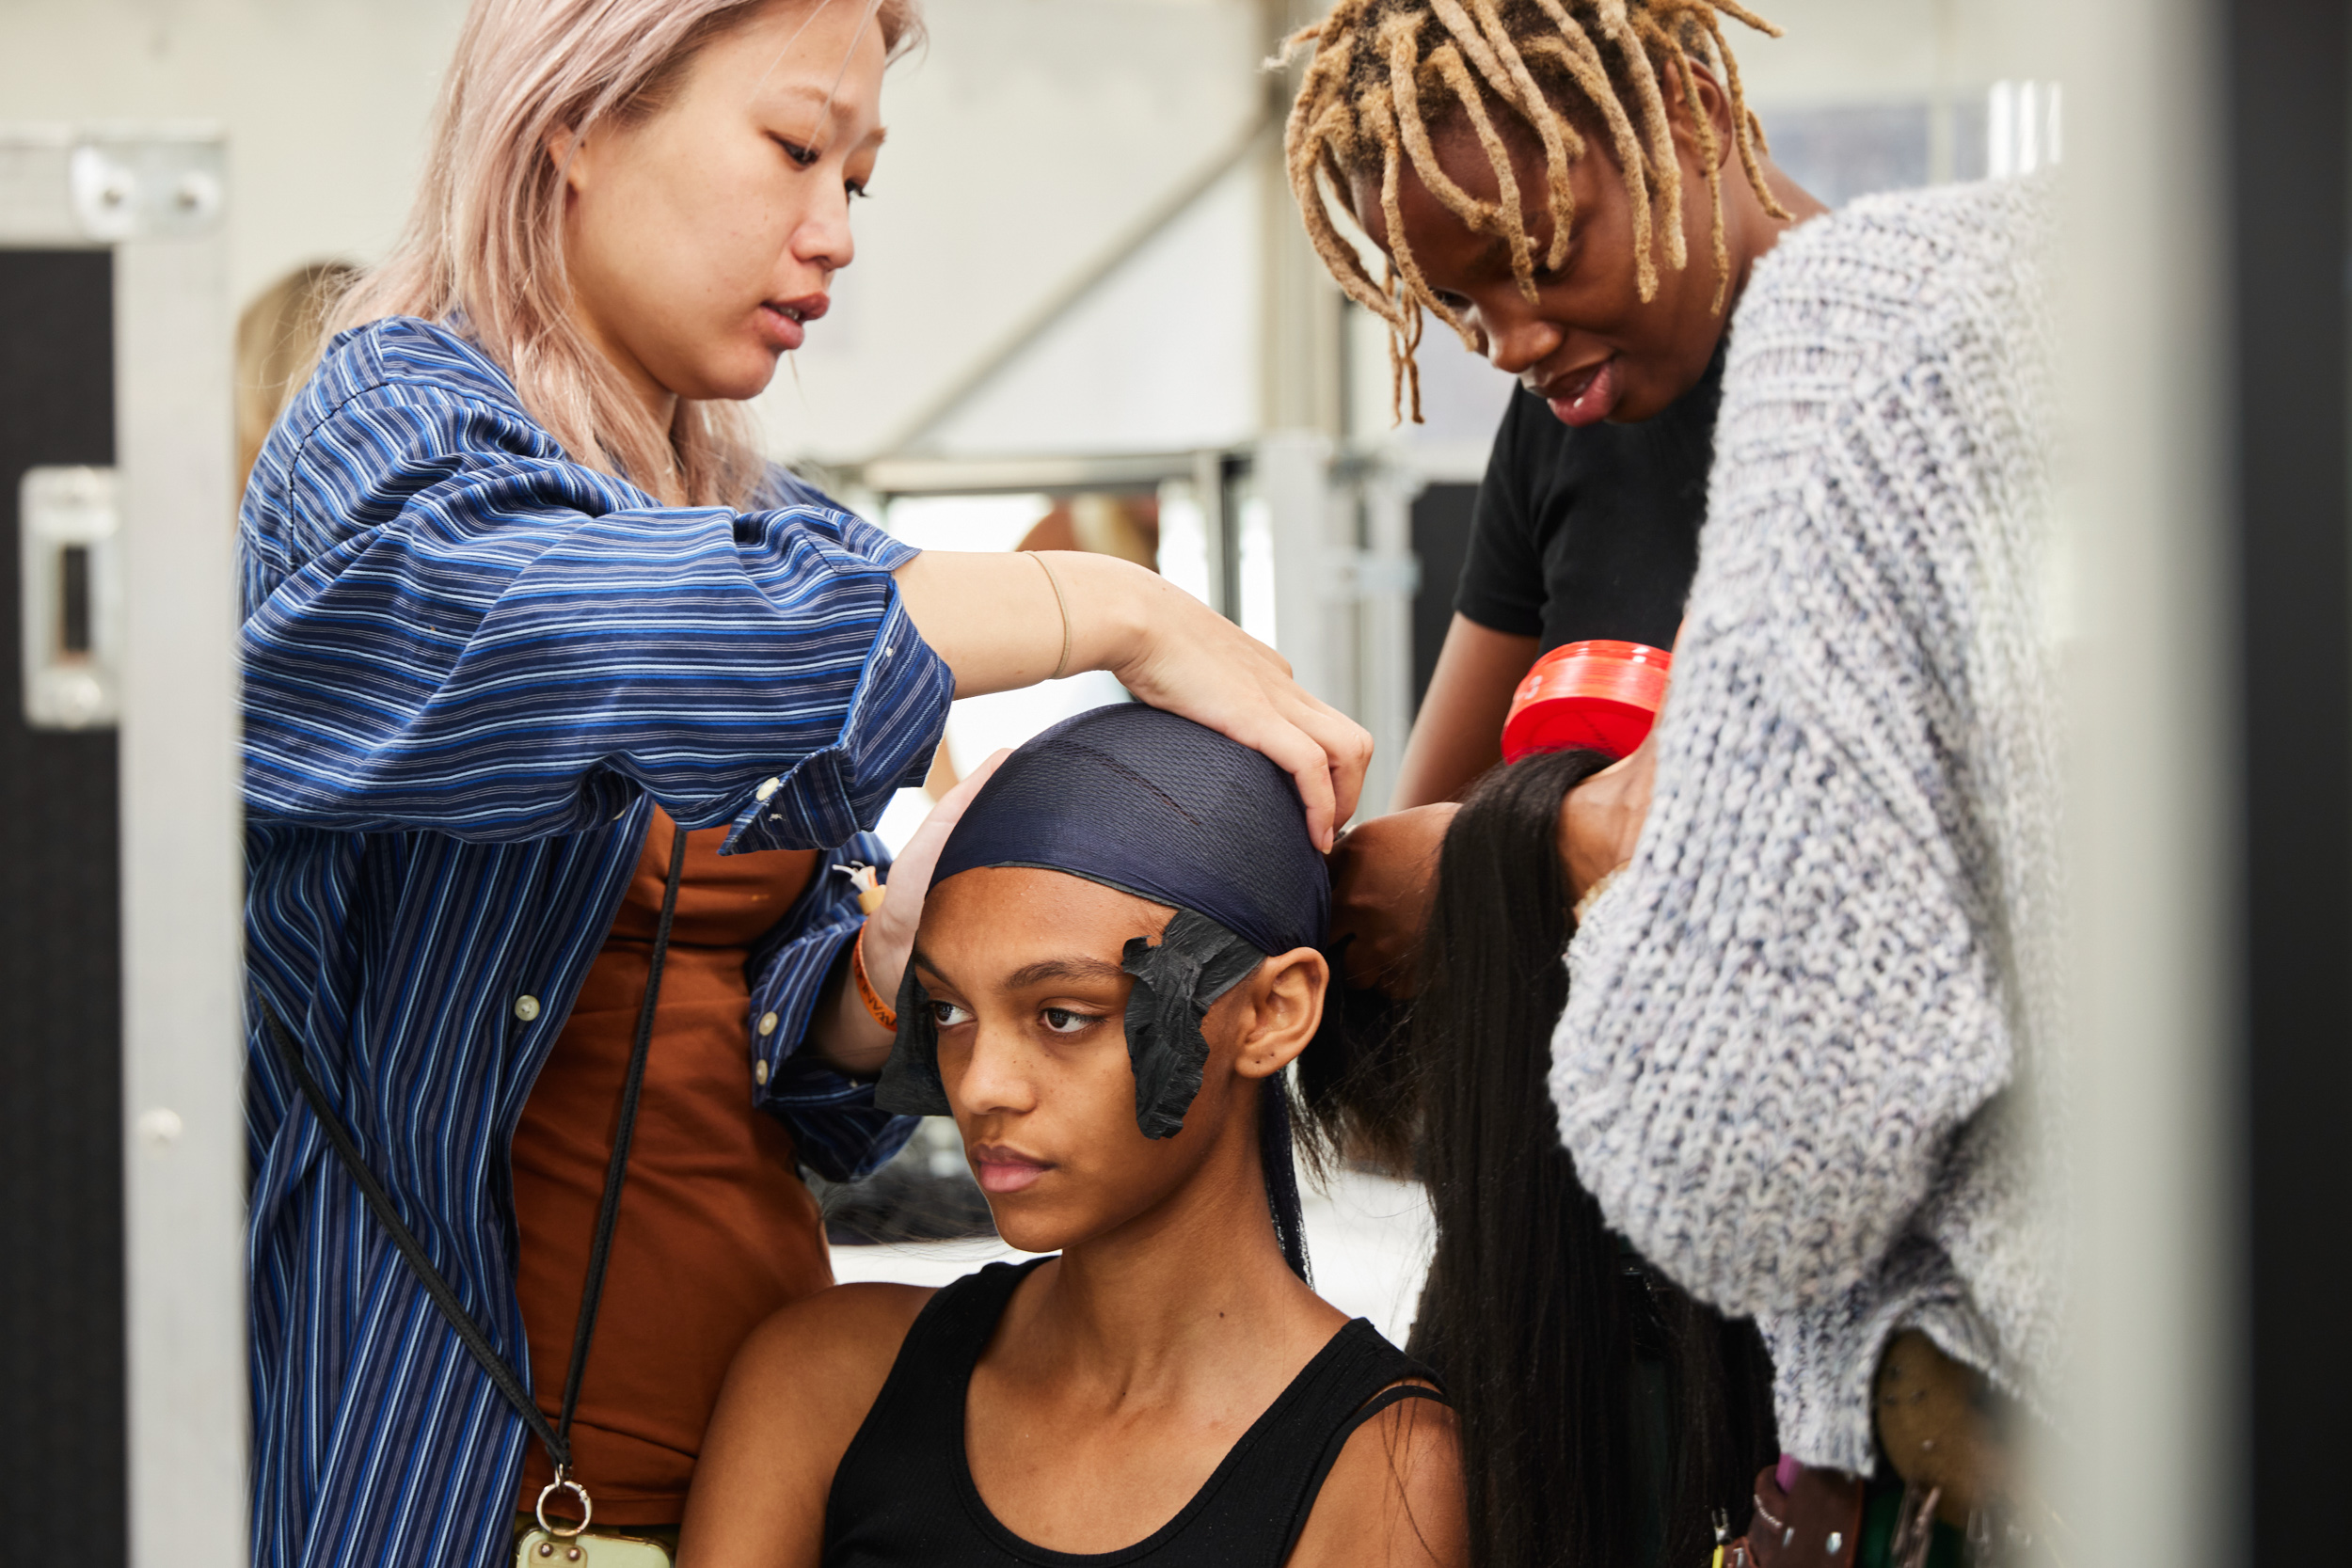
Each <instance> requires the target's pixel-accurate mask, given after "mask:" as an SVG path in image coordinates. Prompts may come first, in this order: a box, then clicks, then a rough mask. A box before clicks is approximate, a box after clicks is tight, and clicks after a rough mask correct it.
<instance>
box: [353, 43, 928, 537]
mask: <svg viewBox="0 0 2352 1568" xmlns="http://www.w3.org/2000/svg"><path fill="white" fill-rule="evenodd" d="M809 3H810V0H474V3H473V7H472V8H471V10H470V11H469V12H468V14H467V17H466V26H465V31H464V32H463V33H461V34H460V35H459V36H458V40H457V53H456V56H455V57H454V58H453V59H452V60H451V62H450V68H449V75H448V78H447V79H446V80H445V81H444V82H443V83H442V87H441V97H440V103H439V106H438V108H437V111H436V114H435V117H434V129H433V150H432V156H431V160H430V162H429V163H428V164H427V166H426V168H425V175H424V180H423V182H422V183H421V186H420V187H419V189H418V191H417V201H416V206H415V207H414V208H413V209H412V210H411V211H410V213H409V215H408V223H407V226H406V228H405V230H403V231H402V234H401V237H400V239H399V241H398V242H397V243H396V244H395V245H393V247H392V250H391V253H390V254H389V256H387V257H386V258H385V259H384V261H383V262H382V264H380V265H378V266H376V267H373V268H372V269H370V270H369V271H368V272H366V273H365V274H363V275H362V276H361V277H359V278H358V280H357V281H356V282H354V283H353V284H352V286H351V287H350V288H349V289H348V290H347V291H346V292H345V293H343V294H342V297H341V299H339V300H338V301H337V303H336V306H335V308H334V309H333V310H332V311H331V312H330V314H329V317H328V321H327V326H328V329H329V332H330V334H331V333H332V332H339V331H342V330H343V329H344V328H346V327H351V326H358V325H364V324H366V323H368V322H372V321H378V320H381V319H382V318H384V317H386V316H395V315H405V316H421V317H422V318H424V319H425V320H427V321H436V322H444V323H452V324H462V329H463V330H464V331H465V332H466V333H467V335H468V336H469V337H470V338H471V339H472V340H473V341H475V342H476V343H478V344H479V345H480V346H481V347H482V349H483V350H484V352H485V353H487V354H488V355H489V356H490V357H491V358H493V359H495V360H497V361H498V362H499V363H500V364H501V366H503V367H504V368H505V370H506V372H507V374H508V375H510V376H512V377H513V378H514V382H515V387H516V390H517V391H518V392H520V393H521V395H522V401H523V406H524V407H525V408H527V409H529V410H530V412H531V414H532V417H533V418H535V419H536V420H539V421H540V423H542V424H544V425H545V426H546V427H547V428H548V431H549V433H551V434H552V435H553V436H555V438H556V439H557V440H558V441H560V442H562V443H563V445H564V450H565V451H568V452H570V453H571V454H572V456H573V458H574V459H575V460H577V461H579V462H581V463H584V464H587V465H589V466H591V467H597V468H601V469H604V470H605V471H607V472H610V473H614V474H619V475H622V476H625V477H627V478H628V479H630V480H631V481H632V482H633V483H637V484H639V485H641V486H643V487H644V488H645V489H647V490H649V491H652V492H654V493H655V494H657V495H660V496H661V497H662V499H666V500H669V501H673V502H677V501H683V502H685V503H686V504H689V505H696V506H712V505H720V506H743V505H747V504H749V503H750V502H751V501H752V500H753V499H754V498H755V495H756V493H757V490H758V487H759V484H760V482H761V480H762V478H763V475H764V472H765V469H764V466H763V464H762V463H761V461H760V459H759V456H758V452H757V450H756V448H755V444H754V441H753V438H752V424H751V419H750V416H749V414H748V412H747V411H746V410H745V409H744V408H743V406H742V405H741V404H735V403H713V402H691V401H689V400H687V399H684V398H680V399H679V400H678V402H677V411H676V415H675V419H674V420H672V422H671V424H670V426H669V428H668V429H666V430H665V429H663V428H661V426H660V422H659V421H658V420H655V419H654V418H653V417H652V416H650V415H649V414H647V413H646V412H645V410H644V405H643V404H641V403H640V402H639V401H638V400H637V399H636V398H635V397H634V396H633V395H632V394H631V393H630V391H629V388H628V385H627V383H626V382H625V381H624V380H623V379H622V376H621V373H620V372H619V371H618V370H617V369H616V368H615V367H614V366H613V365H612V362H611V361H610V360H608V359H606V358H605V357H604V356H603V355H602V354H600V353H598V352H597V351H596V348H595V347H594V346H593V345H592V344H590V342H589V341H588V340H587V338H586V337H585V335H583V334H582V333H581V332H580V329H579V327H578V326H576V325H574V324H573V322H572V319H571V316H570V314H569V312H568V310H567V309H566V305H567V302H568V299H569V296H570V284H569V282H568V280H567V278H566V276H565V272H564V199H563V194H564V177H563V171H562V169H561V168H560V167H559V166H557V164H556V162H555V160H554V159H553V158H552V157H551V156H549V154H548V150H547V149H548V138H549V137H550V136H552V135H554V134H555V133H557V132H558V131H564V130H568V131H570V132H572V133H573V135H575V136H584V135H586V134H587V133H588V131H589V129H590V128H591V127H593V126H594V125H595V124H596V123H597V122H598V121H599V120H601V119H604V118H606V117H607V116H612V115H617V116H622V117H631V116H638V115H644V114H649V113H651V112H653V111H654V110H655V109H656V108H658V107H659V106H660V102H661V95H662V93H663V91H664V89H666V88H667V87H669V86H670V85H671V84H673V83H674V82H675V80H676V77H677V75H678V73H679V72H680V71H682V70H683V69H684V68H685V66H686V65H687V63H688V62H689V61H691V59H692V58H693V56H694V55H695V54H696V53H697V52H698V51H700V50H701V49H703V48H704V47H705V46H706V45H707V44H709V43H710V42H712V41H713V40H716V39H718V38H720V37H721V36H723V34H725V33H727V32H728V31H730V30H732V29H734V28H736V27H739V26H743V25H745V24H749V23H751V22H752V21H753V20H755V18H757V17H758V16H759V15H760V14H761V13H762V12H764V11H765V10H766V9H767V8H769V7H771V6H773V5H784V4H788V5H795V6H806V5H808V4H809ZM819 3H824V0H819ZM830 3H831V4H834V5H842V4H849V5H855V6H858V7H859V8H860V9H861V10H862V9H864V8H865V7H866V4H867V3H868V0H830ZM917 4H918V0H881V6H880V8H879V10H878V11H877V12H876V15H875V21H876V22H877V24H879V25H880V26H881V28H882V42H883V45H884V47H885V48H886V49H887V50H888V52H889V55H890V57H891V58H894V59H895V58H897V57H898V55H899V54H901V53H902V52H904V51H905V50H906V49H908V48H910V47H912V46H913V45H914V43H915V42H916V41H917V40H919V39H920V38H921V36H922V26H923V24H922V17H921V14H920V12H919V10H918V9H917Z"/></svg>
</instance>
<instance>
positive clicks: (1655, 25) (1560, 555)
mask: <svg viewBox="0 0 2352 1568" xmlns="http://www.w3.org/2000/svg"><path fill="white" fill-rule="evenodd" d="M1719 10H1720V11H1721V12H1722V13H1723V14H1724V15H1728V16H1731V17H1734V18H1736V19H1738V20H1740V21H1742V22H1746V23H1748V24H1751V25H1756V26H1763V25H1764V24H1762V23H1760V22H1759V21H1757V19H1756V18H1754V17H1752V16H1750V15H1749V14H1748V13H1747V12H1745V11H1743V10H1741V9H1740V8H1739V7H1738V6H1737V5H1731V4H1725V5H1722V6H1720V7H1719V6H1717V5H1715V4H1712V3H1710V0H1631V3H1628V0H1614V3H1601V4H1595V3H1594V0H1576V3H1573V4H1563V3H1562V0H1345V3H1343V4H1342V5H1340V6H1338V7H1337V8H1334V9H1333V11H1332V13H1331V15H1330V17H1329V18H1328V19H1327V21H1326V22H1324V23H1323V24H1321V25H1320V26H1319V27H1316V28H1311V29H1309V30H1308V32H1307V33H1304V34H1302V35H1301V39H1302V40H1309V39H1312V40H1320V42H1319V47H1318V48H1317V51H1316V54H1315V55H1314V59H1313V62H1312V64H1311V66H1310V68H1309V70H1308V72H1307V76H1306V81H1305V83H1304V87H1303V90H1302V91H1301V93H1300V95H1299V99H1298V103H1297V106H1296V108H1295V110H1294V112H1293V115H1292V121H1291V128H1290V141H1289V152H1290V166H1291V176H1292V180H1293V182H1294V184H1295V186H1296V187H1297V189H1298V192H1299V196H1300V199H1301V201H1302V204H1303V210H1304V212H1305V213H1306V215H1307V220H1308V228H1309V230H1310V232H1311V234H1312V236H1313V238H1314V241H1315V244H1316V246H1317V248H1318V249H1319V250H1320V251H1321V253H1322V254H1323V257H1324V259H1325V261H1327V263H1328V264H1329V266H1330V267H1331V270H1332V272H1333V273H1334V274H1335V275H1336V276H1337V277H1339V279H1340V281H1341V282H1342V284H1343V286H1344V287H1346V288H1347V290H1348V292H1349V293H1351V294H1353V295H1354V296H1355V297H1356V298H1357V299H1358V300H1359V302H1361V303H1362V304H1364V305H1365V306H1366V307H1367V308H1368V309H1372V310H1373V311H1374V313H1375V314H1376V315H1378V316H1380V317H1381V318H1382V319H1383V320H1385V321H1387V322H1388V324H1389V325H1390V332H1391V363H1392V366H1393V369H1394V371H1395V374H1396V396H1397V399H1398V402H1399V405H1400V406H1399V412H1400V414H1402V413H1404V412H1406V410H1407V409H1408V408H1409V411H1410V413H1411V414H1412V416H1413V417H1414V418H1415V419H1418V418H1419V417H1420V387H1419V376H1418V372H1417V369H1416V365H1415V354H1414V351H1415V349H1416V347H1417V345H1418V343H1419V339H1420V333H1421V327H1422V320H1423V315H1422V311H1423V309H1424V308H1426V309H1428V310H1429V311H1430V312H1432V313H1434V314H1436V315H1437V316H1438V318H1439V319H1440V320H1442V321H1444V322H1446V323H1447V324H1448V325H1451V326H1453V327H1454V329H1455V330H1456V331H1457V332H1458V333H1459V334H1460V335H1461V337H1462V340H1463V341H1464V342H1465V343H1466V344H1467V345H1468V346H1469V347H1470V349H1471V350H1472V351H1473V352H1480V353H1484V354H1485V355H1486V356H1487V357H1488V358H1490V359H1491V360H1492V361H1493V362H1494V364H1495V365H1496V366H1497V367H1498V368H1499V369H1502V370H1503V371H1506V372H1510V373H1511V374H1513V375H1516V376H1518V378H1519V380H1520V382H1521V384H1522V389H1521V390H1520V391H1519V392H1518V393H1517V394H1515V395H1514V396H1513V398H1512V400H1511V404H1510V407H1509V409H1508V411H1507V412H1506V413H1505V415H1504V418H1503V420H1502V427H1501V429H1500V430H1499V431H1498V432H1497V435H1496V437H1495V443H1494V450H1493V455H1492V458H1491V460H1490V462H1489V466H1488V468H1487V471H1486V481H1485V483H1483V484H1482V485H1481V486H1480V488H1479V497H1478V503H1477V511H1476V515H1475V519H1474V521H1473V524H1472V528H1471V540H1470V556H1469V560H1468V561H1467V562H1466V563H1465V566H1464V570H1463V575H1462V579H1461V585H1460V589H1459V591H1458V594H1457V596H1456V601H1455V615H1454V622H1453V625H1452V626H1451V627H1450V628H1449V630H1448V632H1447V636H1446V641H1445V645H1444V648H1443V650H1442V651H1441V653H1440V654H1439V656H1438V666H1437V670H1436V673H1435V674H1434V676H1433V678H1432V680H1431V683H1430V688H1429V692H1428V696H1427V698H1426V700H1425V701H1424V702H1423V704H1422V711H1421V717H1420V719H1419V721H1417V722H1416V724H1415V726H1414V729H1413V734H1412V737H1411V739H1410V741H1409V742H1408V743H1407V746H1406V753H1405V757H1404V760H1403V763H1402V767H1401V769H1400V772H1399V776H1398V782H1397V792H1396V799H1395V805H1396V807H1397V808H1399V809H1404V808H1409V807H1414V806H1419V805H1422V804H1424V803H1427V802H1430V801H1437V800H1458V799H1459V798H1460V797H1461V795H1462V793H1463V791H1464V790H1465V789H1466V788H1467V787H1468V786H1469V784H1470V781H1471V780H1473V779H1475V778H1476V777H1477V776H1478V775H1479V774H1480V773H1481V772H1483V771H1484V770H1485V769H1486V768H1490V767H1492V766H1493V765H1494V764H1495V763H1496V762H1497V761H1498V760H1500V753H1499V749H1498V740H1499V736H1500V735H1501V733H1502V717H1503V713H1504V710H1505V708H1506V707H1507V705H1509V702H1510V696H1511V691H1512V689H1513V688H1514V687H1515V686H1517V685H1518V680H1519V678H1520V677H1521V676H1522V675H1524V674H1525V673H1527V669H1528V666H1529V665H1530V664H1532V663H1533V662H1534V659H1535V657H1537V656H1538V655H1539V654H1540V653H1543V652H1546V651H1549V649H1551V648H1554V647H1557V646H1559V645H1560V644H1562V643H1565V642H1571V641H1581V640H1584V639H1587V638H1619V639H1624V640H1626V641H1636V642H1645V643H1648V644H1651V645H1653V646H1656V647H1666V646H1669V645H1671V643H1672V642H1673V640H1674V634H1675V627H1676V626H1677V623H1678V622H1679V621H1680V619H1681V613H1682V600H1683V597H1684V594H1686V593H1687V592H1688V590H1689V587H1690V581H1691V573H1692V568H1693V566H1694V565H1695V563H1696V561H1697V539H1698V527H1699V521H1700V518H1701V516H1702V515H1703V513H1704V511H1705V504H1706V482H1707V473H1708V466H1709V463H1710V461H1711V457H1712V445H1713V436H1714V425H1715V410H1716V405H1717V403H1718V401H1719V399H1720V394H1721V390H1722V378H1723V354H1722V349H1723V344H1724V337H1725V332H1726V329H1727V327H1728V326H1729V325H1730V322H1731V319H1732V314H1733V311H1734V309H1736V307H1737V305H1738V303H1739V299H1740V293H1741V291H1742V290H1743V289H1744V288H1745V287H1746V284H1747V278H1748V275H1749V272H1750V270H1751V269H1752V268H1753V267H1754V266H1755V264H1756V260H1757V258H1759V257H1761V256H1762V255H1763V254H1764V253H1765V252H1767V251H1768V250H1770V249H1771V248H1772V245H1774V244H1775V243H1776V242H1777V241H1778V240H1779V238H1780V237H1781V235H1782V234H1783V233H1785V232H1786V231H1787V230H1788V228H1789V227H1790V226H1791V225H1793V224H1795V223H1797V222H1799V221H1802V220H1803V219H1805V218H1808V217H1811V216H1814V215H1815V214H1820V212H1822V211H1823V208H1822V206H1821V204H1820V202H1818V201H1816V200H1815V199H1814V198H1811V197H1810V196H1808V195H1806V194H1805V193H1804V191H1803V190H1801V189H1799V188H1798V187H1797V185H1796V184H1795V182H1792V181H1791V180H1789V179H1788V177H1787V176H1786V175H1784V174H1782V173H1781V172H1780V171H1779V170H1778V169H1777V168H1776V167H1775V166H1773V165H1772V162H1771V159H1770V157H1769V156H1768V154H1767V152H1766V150H1765V148H1764V145H1763V136H1762V133H1761V130H1760V128H1759V127H1758V126H1757V124H1756V120H1755V117H1754V116H1753V115H1752V114H1751V113H1750V112H1749V110H1748V109H1747V107H1746V104H1745V103H1744V100H1743V98H1742V96H1741V93H1740V77H1739V71H1738V67H1737V64H1736V62H1735V60H1734V57H1733V55H1732V54H1731V52H1730V50H1729V49H1728V48H1727V47H1726V46H1725V44H1724V39H1723V33H1722V28H1721V25H1720V22H1719V19H1718V15H1717V13H1718V11H1719ZM1406 80H1409V81H1410V82H1411V84H1412V88H1413V90H1411V91H1406V92H1400V91H1398V90H1397V84H1398V83H1399V82H1400V81H1406ZM1318 179H1320V180H1321V181H1323V182H1325V183H1326V184H1327V186H1328V188H1329V190H1330V192H1331V194H1332V196H1334V197H1335V198H1338V200H1339V201H1340V202H1341V203H1343V205H1345V206H1346V207H1347V208H1348V209H1349V211H1350V212H1351V213H1352V214H1353V216H1354V218H1355V219H1356V221H1357V222H1358V224H1359V225H1360V226H1361V228H1362V229H1363V230H1364V231H1365V232H1366V233H1367V234H1368V235H1369V236H1370V237H1371V239H1372V241H1373V243H1374V244H1375V245H1377V246H1378V247H1379V248H1380V250H1381V251H1382V252H1383V253H1384V254H1386V255H1387V256H1388V257H1389V258H1390V259H1391V261H1392V262H1393V264H1392V265H1391V267H1389V268H1388V269H1387V272H1388V276H1387V277H1385V278H1384V279H1381V280H1378V281H1375V279H1374V278H1373V277H1372V276H1371V275H1370V274H1369V273H1367V272H1366V271H1365V270H1364V268H1363V266H1362V263H1361V261H1359V258H1358V256H1357V253H1356V252H1355V250H1354V249H1353V248H1352V246H1351V245H1349V243H1348V242H1347V241H1346V240H1344V239H1343V238H1342V236H1341V234H1340V231H1339V230H1338V228H1337V226H1336V225H1335V224H1333V223H1332V221H1331V220H1330V217H1329V214H1327V211H1326V209H1325V206H1324V203H1323V201H1322V200H1321V199H1320V198H1318V197H1317V196H1316V195H1315V192H1316V186H1317V181H1318ZM1433 842H1434V841H1433Z"/></svg>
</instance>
